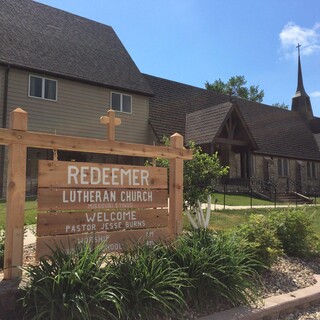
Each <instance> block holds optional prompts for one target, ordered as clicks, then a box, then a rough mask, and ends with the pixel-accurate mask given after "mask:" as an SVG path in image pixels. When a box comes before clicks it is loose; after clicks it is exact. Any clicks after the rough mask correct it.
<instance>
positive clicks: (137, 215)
mask: <svg viewBox="0 0 320 320" xmlns="http://www.w3.org/2000/svg"><path fill="white" fill-rule="evenodd" d="M167 226H168V210H167V209H149V210H115V211H100V212H97V211H89V212H65V213H61V212H50V213H39V214H38V217H37V236H49V235H58V234H60V235H61V234H76V233H83V232H101V231H116V230H123V229H126V230H130V229H146V228H162V227H167Z"/></svg>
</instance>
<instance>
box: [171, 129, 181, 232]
mask: <svg viewBox="0 0 320 320" xmlns="http://www.w3.org/2000/svg"><path fill="white" fill-rule="evenodd" d="M170 146H171V147H174V148H182V147H183V137H182V136H181V135H180V134H178V133H175V134H174V135H172V136H171V137H170ZM169 175H170V178H169V230H170V234H171V235H177V234H180V233H181V232H182V210H183V160H182V159H170V168H169Z"/></svg>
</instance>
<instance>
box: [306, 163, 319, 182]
mask: <svg viewBox="0 0 320 320" xmlns="http://www.w3.org/2000/svg"><path fill="white" fill-rule="evenodd" d="M307 176H308V178H310V179H316V178H317V173H316V164H315V162H307Z"/></svg>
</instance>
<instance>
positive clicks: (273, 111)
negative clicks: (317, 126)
mask: <svg viewBox="0 0 320 320" xmlns="http://www.w3.org/2000/svg"><path fill="white" fill-rule="evenodd" d="M145 78H146V79H147V81H148V83H149V85H150V87H151V89H152V90H153V92H154V94H155V95H154V97H151V98H150V111H149V112H150V123H151V125H152V127H153V129H154V130H155V132H156V134H157V136H158V138H159V139H161V138H162V136H163V135H167V136H169V135H171V134H173V133H175V132H178V133H180V134H182V135H183V136H185V135H186V130H185V124H186V115H187V114H188V113H191V112H194V111H197V110H201V109H206V108H209V107H213V106H216V105H219V104H222V103H225V102H227V101H228V100H229V97H228V96H226V95H222V94H218V93H216V92H213V91H209V90H205V89H200V88H197V87H193V86H189V85H185V84H182V83H178V82H174V81H170V80H166V79H161V78H157V77H153V76H150V75H145ZM236 101H237V103H238V106H239V110H240V112H241V114H242V116H243V119H244V121H245V122H246V124H247V126H248V129H249V131H250V132H251V134H252V136H253V138H254V140H255V142H256V144H257V146H258V150H256V151H255V152H256V153H261V154H266V155H275V156H276V155H278V156H282V157H291V158H296V159H308V160H320V152H319V150H318V146H317V143H316V141H315V138H314V135H313V134H312V132H311V131H310V128H309V127H308V125H307V123H305V122H304V120H303V119H302V118H301V117H300V116H299V114H298V113H296V112H292V111H288V110H284V109H280V108H276V107H272V106H268V105H264V104H261V103H256V102H251V101H247V100H243V99H236ZM217 111H218V110H217ZM219 119H221V117H220V116H219ZM204 121H206V122H207V121H208V119H204ZM212 121H213V123H215V121H218V119H215V120H214V119H212ZM214 126H217V124H215V125H214Z"/></svg>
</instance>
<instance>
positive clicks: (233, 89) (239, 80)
mask: <svg viewBox="0 0 320 320" xmlns="http://www.w3.org/2000/svg"><path fill="white" fill-rule="evenodd" d="M246 84H247V80H246V78H245V77H244V76H234V77H231V78H230V79H229V80H228V82H223V81H222V80H221V79H219V80H215V81H214V82H213V83H209V82H208V81H206V83H205V88H206V89H207V90H213V91H216V92H219V93H223V94H230V95H233V96H236V97H239V98H243V99H246V100H250V101H255V102H262V101H263V98H264V91H263V90H259V86H254V85H251V86H249V87H247V86H246Z"/></svg>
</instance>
